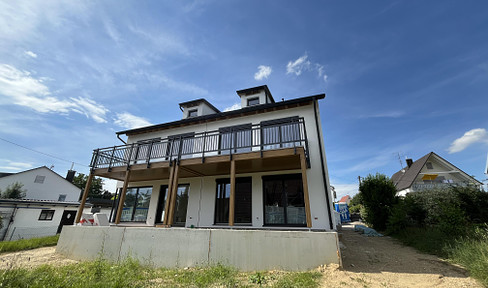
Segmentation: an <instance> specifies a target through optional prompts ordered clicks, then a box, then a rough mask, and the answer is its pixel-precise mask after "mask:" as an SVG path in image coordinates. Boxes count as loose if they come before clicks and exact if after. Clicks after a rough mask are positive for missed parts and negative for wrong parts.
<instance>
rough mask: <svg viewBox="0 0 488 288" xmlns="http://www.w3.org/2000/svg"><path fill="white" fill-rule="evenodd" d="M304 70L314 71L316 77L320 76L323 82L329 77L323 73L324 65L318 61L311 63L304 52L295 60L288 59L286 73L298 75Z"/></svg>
mask: <svg viewBox="0 0 488 288" xmlns="http://www.w3.org/2000/svg"><path fill="white" fill-rule="evenodd" d="M304 71H311V72H316V73H317V77H318V78H322V79H323V80H324V81H325V82H326V81H327V78H329V77H328V76H327V75H326V74H325V67H324V65H322V64H320V63H312V62H311V61H310V60H308V55H307V53H305V54H304V55H303V56H301V57H300V58H298V59H297V60H295V61H289V62H288V64H287V65H286V74H295V75H296V76H300V75H301V74H302V72H304Z"/></svg>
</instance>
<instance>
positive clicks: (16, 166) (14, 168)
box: [0, 160, 33, 172]
mask: <svg viewBox="0 0 488 288" xmlns="http://www.w3.org/2000/svg"><path fill="white" fill-rule="evenodd" d="M1 161H2V162H4V163H5V162H6V163H5V164H4V166H0V169H2V170H3V171H8V172H18V171H22V170H27V169H30V168H32V167H33V165H32V163H26V162H15V161H11V160H1Z"/></svg>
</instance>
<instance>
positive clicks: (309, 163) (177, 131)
mask: <svg viewBox="0 0 488 288" xmlns="http://www.w3.org/2000/svg"><path fill="white" fill-rule="evenodd" d="M237 94H238V95H239V97H240V99H241V108H240V109H238V110H233V111H227V112H221V111H219V110H218V109H217V108H215V107H214V106H213V105H211V104H210V103H209V102H208V101H206V100H205V99H198V100H194V101H188V102H184V103H181V104H180V109H181V110H182V112H183V119H182V120H178V121H174V122H168V123H163V124H158V125H153V126H148V127H143V128H137V129H131V130H126V131H121V132H118V133H117V136H118V137H119V136H120V135H127V136H128V140H127V144H126V145H121V146H114V147H108V148H101V149H96V150H95V151H94V154H93V157H92V162H91V167H92V172H91V173H90V176H89V179H88V181H91V179H92V177H94V176H101V177H106V178H110V179H116V180H119V181H120V182H119V183H120V185H119V186H121V187H120V189H119V191H118V193H117V195H116V197H115V198H116V199H120V201H117V203H118V204H117V205H115V206H117V209H116V210H115V211H114V213H113V215H114V217H113V219H111V220H112V221H113V224H114V225H116V227H115V226H112V227H110V228H103V229H107V230H104V232H103V233H104V234H99V235H100V238H103V239H102V240H99V245H101V246H100V247H99V248H100V249H101V248H102V247H105V248H104V249H107V241H108V238H105V237H110V241H112V242H113V241H118V240H114V239H115V238H114V237H116V238H117V237H122V238H123V245H121V246H120V247H111V248H110V249H120V250H117V251H118V253H119V254H124V253H125V252H127V251H128V250H130V251H132V253H133V255H134V254H139V255H138V256H139V257H142V258H144V257H152V259H151V260H152V261H154V263H155V264H156V265H161V266H175V265H186V266H192V265H198V264H199V263H200V264H201V263H202V261H203V262H204V263H205V262H206V263H209V262H212V261H213V260H215V261H222V262H223V263H227V264H230V265H234V266H237V267H239V268H242V269H251V270H259V269H264V268H271V267H281V268H284V269H294V270H296V269H309V268H311V267H314V265H315V266H318V265H321V264H324V263H332V262H333V263H338V264H339V263H340V257H338V255H339V253H338V249H339V248H338V246H337V243H338V242H337V241H338V240H337V233H336V232H335V224H334V222H335V221H334V216H333V211H334V208H333V203H332V197H331V191H330V186H329V180H328V171H327V163H326V158H325V150H324V145H323V135H322V127H321V120H320V115H319V103H318V102H319V100H321V99H324V98H325V94H320V95H315V96H309V97H303V98H297V99H292V100H286V101H284V100H283V101H279V102H275V100H274V98H273V96H272V95H271V93H270V91H269V89H268V87H267V86H266V85H264V86H259V87H254V88H250V89H244V90H240V91H237ZM164 109H169V108H168V107H165V108H164ZM119 139H120V137H119ZM85 197H86V192H85V194H84V198H83V199H82V207H83V204H84V203H85V202H84V201H85ZM82 207H81V208H80V209H82ZM80 216H81V215H80V213H78V215H77V219H76V220H77V221H76V222H78V221H79V217H80ZM132 226H139V227H138V228H131V227H132ZM141 226H142V227H146V229H143V228H140V227H141ZM120 227H124V230H120V229H122V228H120ZM155 227H156V228H155ZM158 227H160V228H158ZM163 227H164V228H163ZM170 227H186V228H203V229H182V228H175V229H173V228H172V229H167V228H170ZM69 228H70V229H69V233H63V234H62V236H61V239H60V244H58V252H60V253H63V254H66V255H67V256H69V257H74V258H87V257H88V256H87V252H86V251H84V250H82V249H81V248H78V247H80V246H78V242H79V241H82V240H81V238H80V237H82V236H84V237H89V236H88V235H90V237H95V236H93V235H95V234H93V233H83V229H88V228H87V227H81V226H79V227H78V226H77V227H69ZM99 228H101V227H98V229H99ZM222 228H224V229H222ZM134 229H137V230H134ZM259 230H261V231H259ZM96 231H100V230H96ZM311 231H317V232H311ZM96 233H102V232H96ZM134 233H136V234H134ZM104 235H111V236H104ZM115 235H117V236H115ZM143 235H144V236H143ZM133 237H136V238H133ZM122 238H120V239H122ZM104 239H107V241H105V240H104ZM117 239H118V238H117ZM137 239H139V240H140V241H145V242H138V241H139V240H137ZM90 241H95V240H94V239H90ZM120 241H122V240H120ZM314 241H317V242H314ZM90 243H94V242H90ZM143 243H144V244H143ZM152 243H154V245H155V247H152V246H151V245H152ZM94 247H95V246H94ZM144 247H146V248H147V247H149V248H147V249H145V248H144ZM313 247H315V248H313ZM319 247H320V248H319ZM95 250H96V249H95V248H93V251H95ZM113 251H114V250H111V252H110V253H114V252H113ZM124 251H125V252H124ZM284 251H288V252H289V254H288V256H290V257H288V256H286V255H287V253H283V252H284ZM98 252H99V250H97V253H98ZM107 253H108V252H107ZM146 253H149V254H146ZM116 254H117V253H116ZM119 254H118V255H119ZM217 254H218V255H217ZM263 254H264V255H263ZM113 255H114V254H107V255H105V256H106V257H108V258H111V257H114V256H113ZM158 255H160V256H161V258H158ZM291 255H296V256H297V257H292V256H291ZM91 256H96V253H95V254H93V255H92V254H90V257H91ZM119 256H120V255H119ZM200 256H201V257H203V259H204V260H202V259H200V258H199V257H200ZM214 257H215V258H214ZM255 257H257V258H255ZM88 258H89V257H88Z"/></svg>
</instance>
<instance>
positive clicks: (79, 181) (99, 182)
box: [73, 173, 112, 199]
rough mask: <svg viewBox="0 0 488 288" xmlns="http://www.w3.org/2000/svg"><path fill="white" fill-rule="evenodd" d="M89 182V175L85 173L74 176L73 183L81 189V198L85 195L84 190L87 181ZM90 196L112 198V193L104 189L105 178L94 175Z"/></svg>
mask: <svg viewBox="0 0 488 288" xmlns="http://www.w3.org/2000/svg"><path fill="white" fill-rule="evenodd" d="M87 182H88V175H85V174H83V173H78V175H76V176H75V177H74V178H73V184H74V185H75V186H77V187H78V188H80V189H81V194H80V199H81V196H82V195H83V191H84V190H85V186H86V183H87ZM88 197H90V198H104V199H110V198H112V194H111V193H110V192H109V191H107V190H104V189H103V179H102V178H100V177H93V179H92V182H91V185H90V190H89V191H88Z"/></svg>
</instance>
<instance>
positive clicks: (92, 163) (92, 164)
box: [90, 149, 100, 168]
mask: <svg viewBox="0 0 488 288" xmlns="http://www.w3.org/2000/svg"><path fill="white" fill-rule="evenodd" d="M99 152H100V149H95V150H93V155H92V159H91V161H90V167H92V168H98V167H97V161H98V153H99Z"/></svg>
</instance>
